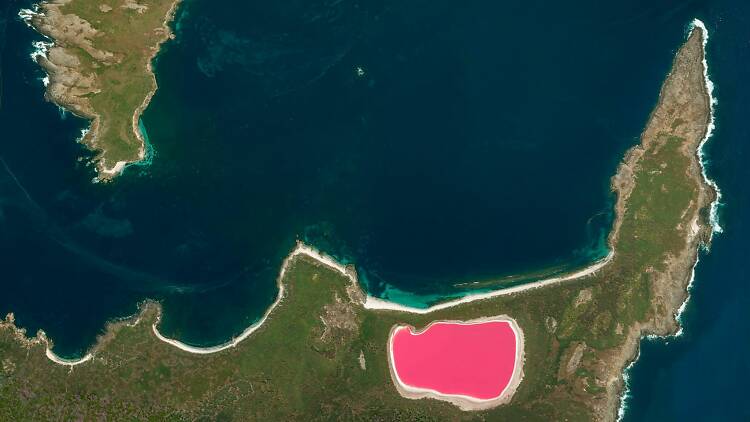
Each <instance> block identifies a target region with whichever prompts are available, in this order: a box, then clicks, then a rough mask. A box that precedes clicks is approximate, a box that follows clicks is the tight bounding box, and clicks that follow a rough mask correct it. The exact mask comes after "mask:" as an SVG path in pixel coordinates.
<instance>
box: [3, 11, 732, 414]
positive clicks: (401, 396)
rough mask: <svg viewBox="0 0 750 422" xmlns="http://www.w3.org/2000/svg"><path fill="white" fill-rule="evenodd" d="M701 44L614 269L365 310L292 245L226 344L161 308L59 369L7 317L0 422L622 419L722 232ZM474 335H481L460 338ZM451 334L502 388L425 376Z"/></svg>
mask: <svg viewBox="0 0 750 422" xmlns="http://www.w3.org/2000/svg"><path fill="white" fill-rule="evenodd" d="M707 39H708V33H707V31H706V29H705V27H704V26H703V25H702V23H701V22H700V21H695V22H694V23H693V24H692V25H691V28H690V32H689V34H688V36H687V40H686V41H685V42H684V44H683V45H682V46H681V47H680V48H679V50H678V51H677V53H676V55H675V58H674V61H673V64H672V69H671V71H670V72H669V74H668V76H667V77H666V79H665V81H664V83H663V86H662V88H661V92H660V94H659V95H658V101H657V95H656V93H654V100H655V108H654V109H653V111H652V113H651V116H650V118H649V120H648V122H647V124H646V126H645V129H644V130H643V132H642V134H641V138H640V142H639V144H638V145H636V146H634V147H633V148H632V149H631V150H630V151H629V152H628V153H627V154H626V156H625V158H624V160H623V162H622V163H621V165H620V166H619V168H618V170H617V173H616V175H615V176H614V177H613V178H612V188H613V190H614V192H615V193H616V195H617V201H616V204H615V207H616V210H615V211H616V219H615V223H614V226H613V228H612V230H611V232H610V236H609V248H610V251H611V253H610V255H609V256H608V257H607V259H605V260H604V261H601V262H598V263H595V264H594V265H593V266H592V267H590V268H589V269H585V270H582V271H579V272H576V273H574V274H569V275H567V276H561V277H556V278H552V279H547V280H539V281H536V282H533V283H530V284H526V285H523V286H517V287H513V288H510V289H505V290H498V291H495V292H490V293H481V294H474V295H469V296H467V297H464V298H462V299H459V300H455V301H451V302H446V303H443V304H439V305H436V306H434V307H432V308H429V309H414V308H409V307H405V306H401V305H398V304H394V303H389V302H385V301H383V300H380V299H376V298H371V297H368V296H367V295H366V294H365V293H364V292H363V291H362V290H361V288H360V285H359V283H358V280H357V275H356V273H355V271H354V269H353V268H352V267H346V266H343V265H341V264H340V263H338V262H336V261H335V260H334V259H332V258H331V257H328V256H326V255H324V254H323V253H321V252H319V251H317V250H315V249H313V248H311V247H309V246H307V245H304V244H298V245H297V247H296V248H295V249H294V250H293V251H291V253H290V254H289V256H288V257H287V259H286V260H285V261H284V263H283V266H282V268H281V270H280V273H279V276H278V279H277V282H278V287H279V294H278V297H277V299H276V301H275V302H274V303H273V305H272V306H271V307H270V308H269V309H268V311H267V313H266V314H265V315H264V316H263V318H262V319H261V320H259V321H258V322H257V323H255V324H253V325H252V326H250V327H248V328H247V329H246V330H245V331H244V332H243V333H241V334H240V335H239V336H238V337H236V338H234V339H232V340H231V341H229V342H227V343H226V344H223V345H218V346H214V347H207V348H202V347H195V346H190V345H186V344H183V343H181V342H180V341H178V340H175V339H170V338H167V337H165V336H164V335H163V334H161V333H160V332H159V320H160V315H161V312H162V311H161V307H160V305H159V304H158V303H154V302H149V301H147V302H144V303H143V304H142V306H141V310H140V312H139V313H138V314H137V315H135V316H133V317H132V318H131V319H129V320H125V321H120V322H116V323H111V324H109V325H108V326H107V327H106V329H105V331H104V334H102V336H101V337H100V338H99V339H98V341H97V343H96V344H95V345H94V346H93V348H92V349H91V350H90V351H89V353H88V354H87V355H86V356H85V357H84V358H82V359H80V360H76V361H69V360H64V359H60V358H58V357H57V356H55V354H54V353H53V352H52V351H51V350H52V348H53V345H52V342H51V341H50V340H49V339H47V338H46V336H45V335H44V333H42V332H40V333H37V335H36V336H34V337H28V336H27V335H26V333H25V332H24V331H23V330H22V329H20V328H18V327H17V326H16V324H15V322H14V319H13V317H12V315H9V316H8V317H7V318H6V319H5V321H3V322H0V361H1V362H0V364H1V366H0V403H3V406H0V419H1V420H79V419H80V420H97V419H108V420H170V421H181V420H238V421H239V420H243V421H244V420H394V421H395V420H398V421H409V420H421V421H426V420H436V421H437V420H539V421H550V420H608V421H611V420H614V419H616V418H617V416H618V410H620V409H621V407H620V405H621V401H622V396H623V393H624V389H625V387H626V386H625V382H624V377H623V372H624V370H625V368H626V367H627V365H629V364H630V363H631V362H633V361H634V359H636V358H637V353H638V347H639V344H640V340H641V338H642V337H644V336H646V335H655V336H667V335H675V334H677V333H678V332H679V329H680V327H679V314H680V312H681V310H682V308H683V304H684V303H685V301H686V300H687V298H688V295H689V292H688V288H689V285H690V282H691V281H692V279H693V269H694V267H695V265H696V263H697V261H698V254H699V249H700V248H701V247H702V246H703V247H707V246H708V244H709V243H710V241H711V236H712V233H713V232H714V231H715V228H716V226H715V224H716V220H715V211H714V210H715V209H714V206H715V204H716V202H717V200H718V194H719V192H718V190H717V189H716V188H715V185H713V183H712V182H710V181H709V180H708V179H707V178H706V177H705V174H704V171H703V167H702V162H701V148H702V146H703V144H704V143H705V141H706V140H707V139H708V138H709V137H710V134H711V130H712V128H713V107H712V97H711V84H710V82H709V80H708V76H707V75H708V72H707V65H706V61H705V43H706V41H707ZM143 92H146V93H147V92H149V91H148V90H145V91H143ZM504 321H505V322H504ZM478 322H479V323H481V324H485V325H477V324H478ZM506 323H507V324H510V325H509V326H505V325H503V324H506ZM436 324H437V328H438V329H439V328H440V326H442V327H443V329H442V330H436V328H435V327H436ZM451 324H452V326H451ZM467 324H474V326H475V328H476V330H475V329H472V330H470V331H465V330H463V329H462V330H463V331H461V332H459V331H456V329H457V328H459V327H458V326H459V325H461V326H466V325H467ZM487 324H489V325H487ZM493 324H494V325H493ZM399 327H405V328H399ZM431 327H432V328H431ZM493 327H495V328H497V330H500V331H497V330H495V329H494V328H493ZM412 329H413V330H412ZM445 329H448V330H449V331H455V333H457V334H456V335H460V336H464V337H465V338H467V339H470V340H471V341H470V342H469V341H466V342H464V343H462V344H461V345H460V346H461V347H454V349H456V350H457V352H456V353H462V354H463V355H462V356H464V357H466V356H472V354H473V351H472V350H471V349H466V348H464V346H466V347H470V346H471V344H474V343H476V340H477V337H475V336H495V343H494V345H493V347H496V348H497V350H498V351H501V352H502V353H504V354H505V355H507V356H506V357H507V359H506V360H505V362H507V364H508V365H506V366H503V367H495V368H494V369H493V370H495V371H497V373H498V374H500V373H502V374H506V375H505V377H506V378H504V379H502V380H500V381H501V382H497V381H498V380H495V379H493V380H489V381H487V384H485V385H484V386H483V389H481V390H480V389H476V386H475V385H473V384H466V383H464V384H462V385H460V386H458V387H456V386H454V385H444V381H445V380H444V379H440V378H434V377H431V374H430V373H429V369H428V370H427V372H425V370H424V368H425V367H424V366H417V365H421V364H422V362H419V361H418V360H414V359H410V356H411V355H412V354H413V352H414V350H415V349H413V347H416V346H413V345H417V346H419V347H422V348H423V349H422V350H429V347H430V344H434V342H440V341H443V340H444V337H442V336H444V335H453V334H450V332H449V331H446V330H445ZM431 330H433V331H431ZM493 330H494V331H493ZM428 332H430V333H431V334H426V337H424V338H421V339H420V340H419V341H418V342H417V341H416V340H415V339H414V337H413V336H412V337H410V336H411V335H412V334H413V335H414V336H417V335H420V334H418V333H428ZM399 333H402V334H399ZM446 333H448V334H446ZM520 334H522V336H520ZM397 336H398V337H397ZM513 338H515V339H516V340H515V341H512V339H513ZM480 340H481V338H480ZM510 347H512V348H514V349H509V348H510ZM389 350H394V354H393V356H392V357H389V353H390V351H389ZM512 351H514V352H515V354H514V353H511V352H512ZM454 356H455V355H448V356H435V359H440V361H435V362H436V364H442V363H441V362H447V361H448V360H449V359H451V358H453V357H454ZM514 356H515V357H514ZM393 358H395V360H394V359H393ZM483 359H484V358H483ZM415 362H416V363H415ZM479 363H480V364H482V365H494V363H493V362H490V361H487V360H486V359H485V360H481V361H479ZM469 368H470V369H471V367H469ZM451 369H452V370H453V369H455V368H451ZM511 370H512V372H513V373H512V374H511V373H510V371H511ZM394 371H398V374H396V373H395V372H394ZM396 375H398V376H396ZM402 375H405V376H406V379H401V377H402ZM457 388H458V389H457ZM456 389H457V390H456ZM437 390H444V391H437ZM501 390H502V393H500V395H499V396H498V395H497V394H498V391H501ZM446 391H447V393H446ZM455 391H457V393H456V394H453V392H455ZM451 394H453V395H451ZM458 396H461V397H458ZM456 397H458V398H459V399H460V400H454V398H456ZM495 398H497V399H495ZM471 403H480V405H477V406H471V405H469V404H471Z"/></svg>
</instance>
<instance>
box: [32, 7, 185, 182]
mask: <svg viewBox="0 0 750 422" xmlns="http://www.w3.org/2000/svg"><path fill="white" fill-rule="evenodd" d="M178 3H179V0H141V1H140V2H139V1H137V0H109V1H103V2H91V1H84V0H50V1H43V2H41V3H39V4H38V5H36V6H35V9H34V10H22V11H21V12H20V16H21V17H22V18H23V19H24V20H25V21H26V22H27V23H28V24H29V25H31V26H32V27H33V28H34V29H36V30H37V31H38V32H39V33H41V34H42V35H44V36H45V37H47V38H48V39H49V40H50V41H49V42H41V43H38V45H37V47H38V51H37V52H36V53H35V54H34V55H33V57H34V58H35V60H36V61H37V62H38V63H39V65H40V66H42V68H43V69H44V70H45V72H46V73H47V75H48V76H47V77H46V78H45V84H46V93H45V96H46V98H47V99H48V100H50V101H52V102H53V103H55V104H57V105H58V106H60V107H62V108H63V109H65V110H68V111H70V112H71V113H73V114H75V115H77V116H80V117H83V118H85V119H88V120H90V121H91V124H90V126H89V128H88V129H87V130H85V131H84V133H83V134H82V136H81V139H80V142H82V143H83V144H84V145H86V146H88V147H89V148H91V149H92V150H94V151H96V156H95V159H94V161H95V162H96V169H97V172H98V176H97V179H98V180H109V179H111V178H113V177H115V176H117V175H119V174H120V173H122V171H123V170H124V169H125V167H126V166H127V165H128V164H131V163H136V162H141V161H143V160H146V159H147V158H148V147H149V146H148V143H147V138H146V137H145V135H144V133H143V129H142V127H141V121H140V118H141V114H142V113H143V111H144V110H145V109H146V107H147V106H148V103H149V101H151V97H152V96H153V95H154V92H155V91H156V78H155V76H154V73H153V71H152V69H151V61H152V60H153V59H154V57H155V56H156V54H157V53H158V52H159V47H160V45H161V44H162V43H163V42H164V41H166V40H167V39H169V38H170V37H171V36H172V33H171V30H170V28H169V26H168V24H169V22H170V21H171V20H172V18H173V16H174V13H175V9H176V7H177V5H178Z"/></svg>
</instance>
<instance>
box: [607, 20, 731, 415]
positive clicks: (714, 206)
mask: <svg viewBox="0 0 750 422" xmlns="http://www.w3.org/2000/svg"><path fill="white" fill-rule="evenodd" d="M696 27H697V28H700V29H701V37H702V42H703V81H704V84H705V87H706V91H707V92H708V102H709V123H708V127H707V128H706V134H705V135H704V136H703V139H701V142H700V143H699V144H698V151H697V154H698V163H699V164H700V167H701V176H702V177H703V181H704V182H705V183H706V184H708V185H709V186H710V187H711V188H712V189H713V190H714V192H716V198H714V200H713V201H712V202H711V208H710V212H709V223H710V224H711V234H710V236H711V237H710V238H709V242H710V241H711V239H712V238H713V235H714V234H718V233H723V232H724V229H723V228H722V227H721V223H720V222H719V213H718V211H719V206H720V205H721V197H722V195H721V190H720V189H719V186H718V185H717V184H716V182H715V181H714V180H712V179H711V178H709V177H708V174H707V173H706V161H705V153H704V151H703V148H704V147H705V145H706V143H707V142H708V140H709V138H711V136H712V135H713V132H714V129H716V123H715V116H716V113H715V111H716V104H718V101H717V99H716V97H715V96H714V83H713V82H712V81H711V78H710V77H709V74H708V60H707V59H706V56H707V49H706V47H707V45H708V29H707V28H706V24H705V23H703V21H701V20H700V19H697V18H696V19H693V21H692V22H691V23H690V26H689V27H688V31H689V33H692V31H693V30H694V29H695V28H696ZM707 248H708V247H707V246H706V244H705V243H704V244H703V249H704V250H707ZM699 261H700V251H698V252H697V253H696V255H695V262H694V263H693V268H692V269H691V271H690V279H689V280H688V285H687V287H686V292H687V296H686V297H685V300H684V301H683V302H682V304H680V307H679V308H678V309H677V312H676V313H675V320H676V321H677V325H678V326H679V328H678V329H677V332H676V333H675V334H673V335H668V336H662V337H656V336H645V338H648V339H651V340H656V339H658V338H661V339H663V340H664V341H668V340H669V339H670V338H679V337H681V336H683V335H684V333H685V331H684V328H683V325H684V324H683V322H682V315H683V313H684V312H685V309H687V304H688V302H689V301H690V295H691V291H692V290H693V286H694V284H695V269H696V267H697V266H698V262H699ZM643 338H644V336H642V337H641V338H640V340H639V343H640V342H641V341H642V340H643ZM640 355H641V353H640V346H639V351H638V354H637V355H636V357H635V359H633V361H632V362H630V364H628V366H627V367H626V368H625V370H624V372H623V375H622V379H623V384H624V389H623V392H622V395H621V396H620V406H619V408H618V409H617V421H618V422H621V421H622V420H623V418H624V417H625V411H626V410H627V400H628V398H629V397H630V384H629V380H630V370H631V369H632V368H633V365H634V364H635V363H636V361H638V358H639V357H640Z"/></svg>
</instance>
